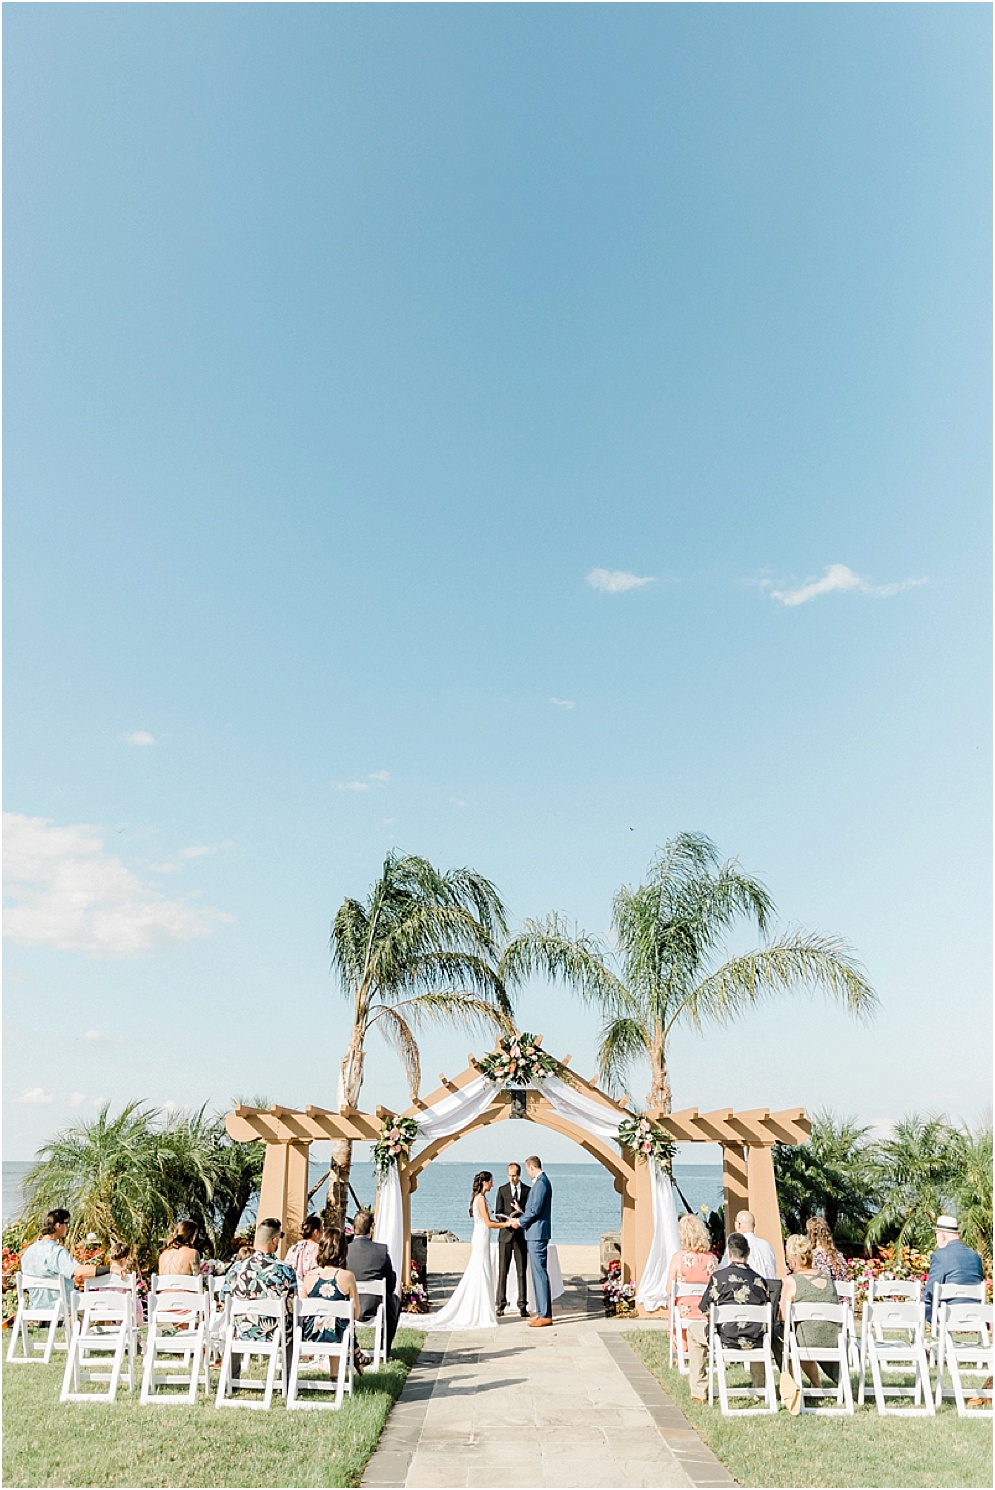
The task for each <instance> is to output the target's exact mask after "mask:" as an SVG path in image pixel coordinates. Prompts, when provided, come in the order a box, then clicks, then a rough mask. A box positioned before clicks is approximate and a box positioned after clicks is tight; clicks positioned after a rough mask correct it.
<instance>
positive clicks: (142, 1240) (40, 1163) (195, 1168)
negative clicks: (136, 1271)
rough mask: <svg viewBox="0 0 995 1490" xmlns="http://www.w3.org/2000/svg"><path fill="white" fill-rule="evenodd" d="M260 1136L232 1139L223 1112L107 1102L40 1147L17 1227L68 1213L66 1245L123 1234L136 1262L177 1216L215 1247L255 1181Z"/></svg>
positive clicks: (25, 1228)
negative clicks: (58, 1211)
mask: <svg viewBox="0 0 995 1490" xmlns="http://www.w3.org/2000/svg"><path fill="white" fill-rule="evenodd" d="M263 1152H264V1150H263V1145H262V1144H260V1143H250V1144H241V1143H235V1142H233V1141H232V1140H231V1139H230V1138H229V1137H228V1134H227V1132H226V1131H225V1126H224V1117H223V1115H221V1114H214V1115H211V1116H208V1115H207V1114H206V1112H205V1110H204V1109H203V1108H201V1109H200V1111H198V1112H195V1113H193V1114H188V1113H182V1112H181V1113H173V1114H163V1113H162V1112H160V1111H158V1110H157V1109H155V1108H148V1107H145V1106H143V1105H142V1104H141V1103H138V1102H129V1103H128V1104H127V1105H126V1106H125V1107H124V1108H123V1109H122V1111H121V1112H120V1113H118V1114H117V1116H115V1117H112V1116H111V1112H110V1106H109V1104H107V1105H105V1106H104V1107H103V1108H102V1109H101V1111H100V1112H99V1113H98V1115H97V1116H96V1118H94V1119H93V1120H92V1121H89V1122H82V1123H78V1124H75V1125H74V1126H72V1127H68V1128H64V1129H63V1130H62V1131H61V1132H59V1133H57V1134H56V1136H55V1137H54V1138H53V1139H51V1140H50V1141H49V1142H48V1143H46V1144H45V1145H44V1146H43V1147H42V1148H41V1149H40V1150H39V1154H38V1158H37V1162H36V1163H35V1164H34V1165H33V1167H32V1168H31V1169H30V1170H29V1172H28V1174H27V1175H26V1176H25V1179H24V1187H23V1191H24V1206H23V1212H22V1216H21V1218H20V1227H19V1229H20V1232H21V1235H22V1236H24V1237H30V1236H37V1234H38V1232H39V1231H40V1229H41V1224H42V1222H43V1220H44V1218H45V1214H46V1212H48V1211H50V1210H54V1209H55V1208H56V1207H58V1206H64V1207H65V1208H66V1209H67V1210H69V1211H70V1212H71V1215H72V1220H71V1222H70V1229H69V1236H68V1244H69V1246H70V1247H71V1248H72V1247H75V1246H78V1245H79V1243H80V1242H81V1241H82V1240H83V1239H84V1238H85V1237H86V1236H87V1235H89V1234H90V1233H93V1234H94V1235H96V1237H97V1239H98V1244H99V1245H100V1246H101V1247H102V1248H106V1246H107V1245H108V1244H109V1243H110V1242H111V1241H114V1240H117V1241H123V1242H128V1243H130V1244H131V1245H132V1246H133V1247H134V1248H135V1250H136V1252H137V1254H138V1257H139V1260H140V1261H141V1262H142V1264H143V1265H147V1264H148V1263H150V1262H151V1261H152V1260H153V1259H154V1258H155V1256H156V1255H157V1253H158V1249H159V1248H160V1247H161V1245H162V1243H163V1241H164V1240H165V1239H166V1236H167V1234H168V1233H169V1232H170V1231H171V1230H172V1228H173V1227H174V1226H175V1225H176V1223H177V1221H179V1220H182V1219H190V1220H193V1221H196V1222H197V1224H198V1225H199V1227H200V1229H201V1232H202V1234H203V1235H204V1236H205V1238H206V1240H207V1244H208V1246H209V1247H210V1248H211V1249H212V1250H213V1251H215V1252H218V1253H222V1254H223V1253H225V1252H227V1251H228V1250H229V1249H230V1245H231V1239H232V1238H233V1236H234V1234H235V1229H236V1227H237V1225H238V1219H239V1217H240V1216H241V1214H242V1212H243V1210H244V1209H245V1207H246V1205H248V1203H249V1201H250V1200H251V1198H252V1195H253V1193H254V1192H255V1191H256V1190H257V1189H258V1187H259V1184H260V1180H261V1176H262V1164H263Z"/></svg>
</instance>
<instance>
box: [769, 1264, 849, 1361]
mask: <svg viewBox="0 0 995 1490" xmlns="http://www.w3.org/2000/svg"><path fill="white" fill-rule="evenodd" d="M784 1250H785V1252H786V1254H787V1258H788V1267H789V1268H790V1269H791V1273H790V1276H789V1277H787V1278H785V1280H784V1283H783V1284H782V1285H781V1318H782V1320H786V1319H787V1317H788V1305H789V1304H792V1303H795V1304H838V1303H839V1301H840V1300H839V1295H838V1293H837V1292H836V1284H835V1283H834V1282H833V1280H832V1278H828V1277H827V1276H826V1274H825V1273H823V1272H821V1271H820V1270H819V1269H818V1268H817V1267H816V1266H815V1263H814V1259H813V1253H812V1243H811V1242H810V1241H809V1239H808V1237H807V1236H789V1237H788V1240H787V1241H786V1242H785V1244H784ZM795 1335H796V1337H797V1340H798V1344H799V1345H808V1346H810V1347H811V1348H812V1349H813V1350H818V1349H820V1348H822V1347H825V1348H826V1349H828V1350H834V1349H835V1347H836V1345H837V1344H838V1342H839V1335H840V1332H839V1330H838V1329H837V1328H836V1326H835V1325H834V1324H833V1323H832V1321H831V1320H817V1319H800V1320H799V1321H798V1323H797V1325H796V1326H795ZM822 1369H823V1370H824V1371H825V1373H826V1375H827V1376H828V1377H829V1380H830V1381H831V1382H832V1383H833V1385H834V1386H835V1385H836V1383H837V1382H838V1380H839V1371H838V1369H837V1367H836V1365H835V1364H834V1363H833V1362H832V1361H827V1362H826V1364H825V1366H823V1368H822ZM802 1370H803V1371H804V1372H805V1375H806V1376H807V1377H808V1379H809V1381H810V1382H811V1384H812V1386H814V1387H817V1386H819V1385H821V1383H820V1380H819V1365H818V1362H817V1361H802Z"/></svg>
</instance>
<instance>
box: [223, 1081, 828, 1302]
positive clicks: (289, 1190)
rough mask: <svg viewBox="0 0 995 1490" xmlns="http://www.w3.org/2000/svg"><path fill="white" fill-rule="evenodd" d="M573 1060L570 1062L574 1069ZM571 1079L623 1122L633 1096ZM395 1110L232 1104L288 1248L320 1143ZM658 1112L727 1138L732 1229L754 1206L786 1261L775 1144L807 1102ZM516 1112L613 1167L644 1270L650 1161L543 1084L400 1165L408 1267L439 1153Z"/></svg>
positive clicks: (699, 1138)
mask: <svg viewBox="0 0 995 1490" xmlns="http://www.w3.org/2000/svg"><path fill="white" fill-rule="evenodd" d="M568 1063H569V1057H567V1060H566V1061H564V1062H562V1063H561V1067H562V1068H566V1067H567V1065H568ZM479 1074H480V1071H479V1067H478V1064H477V1062H476V1060H475V1059H474V1057H473V1056H470V1057H469V1064H468V1065H467V1068H466V1070H465V1071H463V1072H462V1073H461V1075H460V1076H458V1077H456V1078H455V1079H454V1080H453V1081H449V1080H448V1079H447V1078H446V1077H444V1076H443V1077H440V1081H441V1083H442V1085H441V1086H440V1087H439V1088H438V1090H437V1091H435V1092H433V1093H432V1095H431V1096H430V1097H426V1098H425V1099H424V1100H418V1101H416V1102H415V1103H414V1104H413V1105H412V1106H411V1107H409V1108H408V1110H407V1112H406V1113H404V1114H403V1115H404V1116H405V1117H412V1118H416V1119H417V1117H418V1115H419V1113H420V1112H424V1111H425V1109H426V1108H428V1107H432V1106H434V1105H435V1104H436V1103H437V1102H439V1101H441V1100H442V1098H443V1097H445V1096H447V1095H448V1094H449V1093H452V1092H456V1091H459V1090H460V1089H461V1088H463V1087H465V1086H467V1085H468V1084H469V1083H470V1082H471V1081H475V1080H476V1079H477V1077H478V1076H479ZM561 1074H563V1076H564V1079H565V1080H568V1081H569V1082H570V1083H571V1084H572V1085H573V1086H575V1087H576V1088H577V1089H578V1090H579V1091H581V1092H583V1093H584V1094H585V1095H586V1096H587V1097H589V1098H590V1099H592V1100H593V1101H595V1102H597V1103H598V1104H600V1105H602V1106H604V1107H605V1109H606V1113H607V1114H610V1115H611V1116H612V1117H613V1118H617V1120H618V1121H619V1122H621V1120H622V1118H623V1117H624V1116H626V1104H625V1103H621V1102H616V1101H615V1100H614V1099H613V1098H611V1097H609V1096H608V1095H607V1094H606V1093H605V1092H603V1091H601V1090H600V1088H599V1087H598V1086H596V1085H595V1084H594V1083H593V1082H589V1081H585V1080H584V1079H583V1077H580V1076H578V1075H576V1074H575V1073H574V1072H573V1071H568V1070H566V1069H562V1073H561ZM393 1116H395V1114H394V1113H392V1112H390V1111H389V1109H387V1108H384V1107H378V1108H377V1109H376V1112H375V1113H367V1112H359V1111H357V1110H355V1109H352V1108H346V1109H343V1110H341V1111H338V1112H334V1111H332V1110H330V1109H329V1108H326V1107H313V1106H309V1107H306V1108H304V1109H303V1111H300V1110H298V1109H296V1108H290V1107H281V1106H279V1105H278V1104H274V1105H273V1106H272V1107H268V1108H265V1107H248V1106H245V1105H240V1106H238V1107H236V1109H235V1111H234V1112H232V1113H229V1114H228V1116H227V1118H226V1119H225V1126H226V1128H227V1130H228V1133H229V1134H230V1136H231V1137H232V1138H233V1139H235V1140H237V1141H238V1142H241V1143H251V1142H262V1143H265V1145H266V1158H265V1162H264V1164H263V1179H262V1189H261V1193H260V1196H259V1215H260V1216H276V1217H279V1219H280V1222H281V1224H282V1226H283V1230H284V1250H286V1248H287V1247H289V1246H291V1244H292V1243H293V1242H295V1241H296V1240H297V1238H298V1237H299V1236H300V1231H301V1223H302V1222H303V1220H304V1216H305V1213H306V1207H307V1192H308V1157H309V1153H310V1148H311V1144H312V1143H321V1142H328V1141H332V1142H334V1141H335V1140H338V1139H344V1138H349V1139H353V1140H355V1141H357V1142H366V1143H371V1142H375V1141H376V1139H377V1138H379V1136H380V1129H381V1127H382V1124H383V1119H384V1118H385V1117H393ZM648 1116H649V1117H651V1118H653V1119H654V1120H655V1121H657V1122H659V1123H660V1125H661V1126H662V1127H663V1128H664V1129H665V1130H666V1131H667V1132H668V1133H669V1134H670V1136H671V1137H672V1138H673V1139H674V1140H675V1141H676V1142H678V1143H718V1144H721V1146H722V1186H723V1200H724V1205H725V1222H726V1232H727V1234H728V1232H729V1231H731V1230H732V1229H733V1225H734V1223H735V1218H736V1214H737V1212H738V1211H741V1210H751V1211H752V1212H753V1214H754V1215H755V1217H756V1223H757V1232H758V1233H759V1235H761V1236H763V1237H765V1238H766V1239H767V1240H768V1241H770V1242H771V1244H772V1245H773V1247H774V1252H775V1255H776V1257H777V1260H778V1266H779V1268H780V1269H781V1270H782V1271H783V1268H784V1248H783V1245H782V1241H781V1215H780V1209H779V1206H778V1200H777V1186H776V1183H775V1180H774V1161H773V1156H772V1153H771V1149H772V1148H773V1145H774V1144H775V1143H792V1144H794V1143H804V1142H805V1140H806V1139H807V1138H808V1136H809V1134H810V1133H811V1131H812V1125H811V1123H810V1122H809V1120H808V1118H807V1117H806V1116H805V1112H804V1109H803V1108H801V1107H792V1108H788V1109H786V1110H785V1111H782V1112H771V1111H769V1109H768V1108H766V1107H758V1108H754V1109H753V1110H752V1111H749V1112H734V1111H733V1110H732V1108H729V1107H723V1108H718V1109H717V1110H716V1111H714V1112H699V1111H698V1109H697V1108H696V1107H689V1108H685V1109H684V1110H683V1111H682V1112H672V1113H666V1114H664V1113H662V1112H655V1113H654V1112H650V1113H649V1114H648ZM510 1117H524V1118H527V1119H529V1120H530V1121H531V1122H534V1123H538V1124H539V1125H540V1126H541V1127H544V1128H549V1129H551V1130H552V1131H553V1132H556V1133H562V1134H564V1135H565V1136H566V1137H567V1138H570V1139H572V1140H573V1141H574V1143H577V1144H579V1145H580V1146H581V1148H583V1149H585V1150H586V1152H587V1153H589V1154H590V1155H591V1156H592V1158H595V1159H597V1160H598V1162H599V1163H600V1164H602V1165H603V1166H604V1168H605V1169H607V1170H608V1172H609V1173H610V1174H611V1175H612V1177H613V1179H614V1182H615V1190H616V1192H617V1193H618V1195H619V1196H620V1197H621V1209H622V1246H621V1252H622V1275H623V1278H624V1279H626V1280H630V1279H637V1278H639V1277H640V1276H641V1274H642V1269H643V1267H644V1265H645V1263H646V1259H647V1257H648V1255H649V1250H650V1245H651V1243H652V1240H653V1212H652V1204H651V1196H650V1183H649V1170H648V1167H647V1166H646V1165H645V1164H643V1163H640V1162H639V1161H637V1159H636V1157H635V1155H634V1154H633V1153H632V1152H631V1151H630V1150H627V1149H619V1148H617V1147H615V1146H613V1145H609V1144H606V1143H604V1142H602V1141H601V1140H600V1139H598V1138H595V1137H593V1136H592V1134H590V1133H589V1132H587V1131H586V1130H585V1129H582V1128H579V1127H577V1126H576V1125H575V1124H574V1123H572V1122H570V1121H569V1120H568V1119H566V1118H564V1117H563V1116H562V1115H561V1114H559V1113H558V1112H556V1111H555V1110H554V1109H553V1107H552V1106H551V1105H550V1103H549V1102H548V1101H547V1100H546V1099H545V1097H543V1096H542V1095H541V1093H540V1092H538V1091H525V1092H516V1093H514V1094H512V1093H509V1092H507V1091H502V1090H500V1089H498V1088H497V1087H495V1090H494V1098H493V1101H492V1102H491V1103H490V1106H489V1107H487V1109H486V1110H485V1111H484V1112H483V1113H481V1114H480V1116H479V1117H477V1118H476V1119H474V1121H472V1122H471V1123H470V1124H469V1125H468V1126H467V1127H466V1128H463V1129H461V1130H460V1131H459V1132H458V1133H454V1134H452V1135H451V1136H450V1137H446V1138H440V1139H438V1140H436V1142H434V1143H431V1144H429V1145H428V1146H427V1147H426V1148H424V1149H423V1150H422V1151H421V1153H419V1154H416V1155H414V1156H413V1157H412V1158H410V1159H409V1160H407V1161H406V1162H402V1163H400V1164H399V1165H398V1177H399V1179H400V1182H401V1195H402V1199H403V1205H404V1235H405V1245H404V1258H403V1276H404V1278H405V1281H407V1280H408V1277H409V1269H410V1262H411V1208H410V1207H411V1195H412V1193H413V1191H415V1190H416V1189H417V1188H418V1177H419V1175H420V1174H421V1172H422V1170H423V1169H424V1168H425V1166H426V1165H427V1164H430V1163H431V1161H432V1160H433V1159H436V1158H438V1157H439V1155H440V1154H441V1153H443V1152H444V1151H445V1150H446V1149H447V1148H449V1147H450V1145H451V1144H454V1143H456V1142H458V1140H459V1139H460V1138H463V1137H465V1136H466V1134H467V1133H470V1132H473V1131H474V1130H476V1129H478V1128H483V1127H487V1126H489V1125H490V1124H492V1123H498V1122H502V1121H503V1120H505V1119H507V1118H510Z"/></svg>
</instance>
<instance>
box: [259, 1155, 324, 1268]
mask: <svg viewBox="0 0 995 1490" xmlns="http://www.w3.org/2000/svg"><path fill="white" fill-rule="evenodd" d="M310 1152H311V1144H310V1142H307V1141H305V1142H301V1143H268V1144H267V1145H266V1157H265V1159H264V1160H263V1178H262V1184H261V1185H260V1187H259V1210H258V1212H257V1219H258V1220H260V1221H265V1220H266V1219H267V1218H268V1217H270V1216H274V1217H276V1219H277V1220H278V1221H279V1222H280V1225H281V1226H282V1227H283V1241H282V1242H281V1243H280V1256H281V1257H285V1256H286V1254H287V1251H288V1249H289V1248H290V1247H292V1246H293V1244H294V1242H296V1241H297V1239H298V1238H299V1236H300V1234H301V1223H302V1222H303V1220H304V1216H305V1213H306V1210H307V1180H308V1156H309V1154H310Z"/></svg>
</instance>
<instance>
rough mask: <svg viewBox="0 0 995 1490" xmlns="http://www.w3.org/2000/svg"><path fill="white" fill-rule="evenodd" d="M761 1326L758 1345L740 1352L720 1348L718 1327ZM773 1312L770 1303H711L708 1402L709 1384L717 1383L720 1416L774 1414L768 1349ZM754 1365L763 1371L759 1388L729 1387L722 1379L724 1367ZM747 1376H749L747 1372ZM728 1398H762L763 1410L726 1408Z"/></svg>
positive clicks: (775, 1407) (775, 1405) (775, 1398)
mask: <svg viewBox="0 0 995 1490" xmlns="http://www.w3.org/2000/svg"><path fill="white" fill-rule="evenodd" d="M757 1324H759V1325H762V1326H763V1334H762V1336H761V1339H760V1343H759V1344H758V1345H756V1346H753V1347H751V1348H750V1349H749V1350H740V1349H738V1348H735V1347H733V1346H729V1345H724V1344H723V1343H722V1336H721V1334H720V1333H719V1331H720V1327H721V1326H722V1325H757ZM772 1325H773V1311H772V1307H771V1305H770V1304H713V1305H712V1306H711V1308H710V1309H709V1311H708V1335H709V1353H708V1360H709V1366H708V1400H709V1402H712V1401H713V1400H714V1396H713V1389H712V1388H713V1382H716V1383H717V1384H718V1391H719V1404H720V1407H721V1410H722V1414H723V1416H724V1417H729V1416H732V1415H734V1416H742V1417H746V1416H750V1417H755V1416H756V1415H757V1414H758V1413H776V1412H777V1388H776V1385H775V1381H774V1356H773V1353H772V1350H771V1332H772ZM754 1364H757V1365H760V1366H762V1368H763V1375H764V1381H763V1385H762V1386H760V1385H752V1386H748V1387H745V1386H743V1387H731V1386H729V1383H728V1380H727V1377H726V1367H727V1366H740V1365H748V1366H751V1367H752V1366H753V1365H754ZM750 1374H751V1376H752V1374H753V1372H752V1370H751V1373H750ZM731 1397H762V1398H763V1399H764V1401H765V1404H766V1405H765V1406H764V1407H739V1408H736V1409H730V1406H729V1399H730V1398H731Z"/></svg>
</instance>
